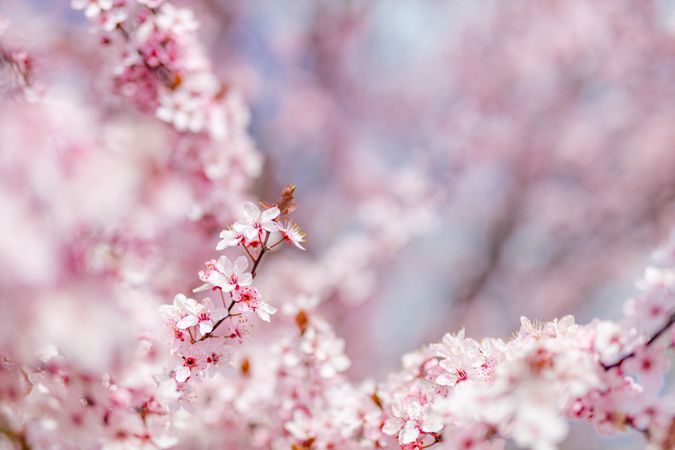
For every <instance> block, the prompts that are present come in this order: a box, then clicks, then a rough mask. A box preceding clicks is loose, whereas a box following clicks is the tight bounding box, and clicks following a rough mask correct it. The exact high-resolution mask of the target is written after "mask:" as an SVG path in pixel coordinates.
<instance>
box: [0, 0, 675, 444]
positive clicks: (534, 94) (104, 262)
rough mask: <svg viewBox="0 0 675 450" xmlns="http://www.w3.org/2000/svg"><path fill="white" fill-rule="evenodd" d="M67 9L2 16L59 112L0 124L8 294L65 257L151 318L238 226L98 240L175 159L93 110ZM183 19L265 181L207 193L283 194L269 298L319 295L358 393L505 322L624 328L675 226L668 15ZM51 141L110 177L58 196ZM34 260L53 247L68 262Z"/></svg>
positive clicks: (355, 10)
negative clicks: (410, 357) (289, 209)
mask: <svg viewBox="0 0 675 450" xmlns="http://www.w3.org/2000/svg"><path fill="white" fill-rule="evenodd" d="M67 3H68V2H65V1H64V2H53V1H50V0H43V1H38V0H29V1H26V0H2V1H1V2H0V17H3V18H4V19H6V22H7V26H6V30H5V32H4V33H3V34H2V35H0V39H2V41H1V42H2V43H3V44H5V45H20V46H22V47H23V48H25V49H26V50H27V51H28V52H30V53H31V54H32V55H33V57H34V60H35V68H34V73H35V77H36V79H37V81H38V82H39V83H41V84H42V85H44V86H49V88H48V89H49V90H50V91H51V92H52V95H53V97H54V98H56V99H58V100H59V101H58V102H55V103H54V104H56V105H58V107H51V109H49V110H47V111H44V110H43V111H40V112H35V111H33V110H26V107H24V106H21V105H20V104H18V103H16V102H14V101H13V100H12V99H11V98H10V96H9V95H8V96H6V100H3V103H1V104H0V169H1V170H2V174H3V181H2V182H0V183H1V184H2V187H1V192H0V205H1V206H0V210H2V211H3V212H2V216H3V218H2V223H3V224H2V229H1V230H0V234H2V235H3V237H2V238H0V267H1V268H2V269H3V270H2V272H3V273H2V275H0V283H2V284H1V285H0V286H2V287H3V291H4V292H3V297H6V299H7V298H9V297H10V296H12V297H15V296H16V295H15V294H17V293H19V292H21V294H20V295H25V294H24V293H25V289H26V287H27V286H28V287H30V288H31V289H33V291H32V292H35V296H37V297H40V296H41V295H45V293H44V292H43V288H44V286H47V285H50V283H52V284H54V283H56V284H59V285H61V284H62V282H63V279H64V276H63V272H62V271H63V270H64V269H63V267H65V266H64V264H65V265H67V264H66V263H64V261H66V260H67V261H70V262H71V263H72V267H73V268H71V269H72V270H71V269H68V270H71V272H72V273H71V279H72V278H77V279H78V280H81V279H82V277H83V275H82V274H83V273H86V274H87V277H88V276H89V275H90V274H91V273H96V274H97V275H96V276H99V275H100V274H101V273H106V274H108V273H109V272H110V270H112V269H111V267H114V270H116V271H122V272H124V275H123V278H124V279H125V280H126V282H128V283H131V284H133V280H137V282H138V283H140V280H142V281H143V282H145V281H147V280H148V279H150V280H153V283H155V284H156V285H157V286H156V288H157V289H155V290H154V291H153V294H152V295H153V296H154V297H153V300H147V299H145V298H144V299H141V300H138V301H139V302H147V303H148V305H149V306H148V311H153V310H154V309H155V307H156V304H157V302H159V303H163V302H166V301H167V299H170V298H171V296H172V295H173V293H174V292H177V291H181V290H182V291H187V290H189V289H191V288H192V287H194V285H195V284H196V283H195V281H196V280H195V277H194V275H193V274H194V273H196V271H197V270H199V269H200V268H201V264H202V261H204V260H206V259H208V258H210V257H211V256H212V255H213V250H212V248H213V245H214V244H215V237H216V234H217V231H218V230H219V229H220V228H222V227H223V226H225V225H226V224H227V223H228V222H227V220H229V219H231V218H232V216H233V215H236V214H238V213H237V211H238V209H239V205H238V204H237V202H236V201H234V200H230V203H232V204H231V205H230V207H231V208H233V209H232V211H234V212H230V211H228V210H227V209H226V208H225V209H222V210H221V212H222V213H223V214H222V215H221V216H219V215H218V214H215V215H212V216H204V215H202V216H200V217H199V219H198V220H197V223H199V224H201V225H200V227H201V228H200V229H201V230H202V231H201V232H202V234H201V235H200V236H201V238H200V239H201V240H198V241H193V240H191V241H189V242H187V243H186V242H182V241H180V236H183V235H184V234H181V233H182V232H184V231H185V230H186V229H187V230H191V229H193V228H194V227H195V225H194V224H187V225H185V224H184V225H181V228H179V230H180V231H176V230H175V229H174V230H173V231H172V232H175V233H179V234H178V238H176V237H175V236H174V238H171V239H167V238H166V234H165V233H167V232H168V230H164V229H163V230H162V234H161V236H162V238H161V239H160V241H161V243H162V244H161V245H158V244H157V241H156V238H157V236H158V235H157V233H156V231H157V228H156V226H155V225H152V226H150V225H148V223H147V222H146V218H145V216H144V215H143V214H141V215H138V214H136V215H134V217H135V219H134V220H133V221H132V222H133V225H128V224H126V222H125V224H126V225H125V226H124V227H123V229H124V230H125V233H126V234H125V236H130V235H131V236H134V238H133V239H131V238H129V240H130V241H133V242H120V239H119V236H120V233H119V230H120V229H121V228H122V227H121V226H115V227H111V226H110V224H111V223H117V222H118V221H119V220H120V217H119V211H124V210H126V211H129V210H131V209H130V208H131V206H130V205H135V204H137V203H138V202H139V200H138V199H139V198H141V197H143V198H145V197H144V196H145V195H148V194H147V192H148V190H154V189H155V188H156V185H155V184H153V183H155V181H153V180H154V178H152V177H151V176H149V175H148V174H153V173H157V172H156V167H155V165H153V163H152V161H157V160H160V161H164V162H166V160H167V158H168V157H166V156H162V155H166V154H167V153H168V151H167V148H168V147H170V141H171V139H170V137H168V136H166V133H164V131H162V130H161V128H162V127H161V124H158V123H157V121H156V120H154V119H153V118H152V117H147V116H144V115H142V114H141V113H139V112H137V111H135V110H134V109H133V108H131V107H129V106H128V105H126V104H125V103H124V102H123V101H120V100H119V98H117V97H115V96H114V95H112V94H111V93H110V91H111V90H110V81H109V75H110V73H111V68H110V59H111V55H110V53H107V52H106V49H104V48H103V49H102V48H101V46H100V42H99V39H98V38H97V37H96V36H95V35H92V34H90V33H89V25H88V24H87V23H86V22H85V21H84V19H83V18H82V17H81V14H80V13H78V12H74V11H71V10H70V9H69V5H68V4H67ZM176 3H180V2H176ZM184 4H185V5H189V7H190V8H193V9H194V10H195V14H196V17H197V18H198V20H199V21H200V23H201V28H200V32H199V34H200V37H201V38H202V40H203V42H204V43H205V45H206V47H207V49H208V53H209V55H210V56H211V58H212V61H213V64H214V69H215V71H216V73H217V74H218V76H219V77H220V78H221V79H222V80H224V81H225V82H226V83H227V84H228V85H230V86H233V87H236V88H237V89H238V90H239V91H241V93H242V95H243V98H244V100H245V102H246V103H247V104H248V105H249V107H250V108H251V122H250V128H249V131H250V134H251V136H252V138H253V141H254V142H255V144H256V147H257V151H258V152H259V155H260V156H261V157H262V159H261V160H260V161H261V166H260V173H259V174H258V175H257V176H249V177H248V179H247V180H246V182H242V183H236V186H234V184H233V183H234V182H233V181H232V179H233V178H232V177H231V176H229V175H228V176H226V177H224V179H223V181H217V182H215V183H216V184H217V185H219V186H222V187H223V189H236V190H237V192H240V193H241V198H259V199H267V200H273V199H275V198H276V196H277V194H278V191H279V189H280V188H281V186H283V185H285V184H287V183H293V184H295V185H296V186H297V198H298V201H299V204H300V208H299V210H298V211H297V213H296V218H297V221H298V223H300V224H301V226H302V227H303V229H305V231H306V232H307V236H308V238H307V240H308V241H307V252H306V253H305V254H301V255H298V254H291V253H292V252H287V254H286V256H285V257H279V258H274V259H270V261H269V269H266V270H269V272H270V274H271V275H270V276H269V277H268V278H266V275H263V276H262V277H261V283H262V286H263V292H264V291H265V290H264V289H265V285H266V284H267V285H268V287H267V289H268V291H271V292H274V291H272V289H275V286H277V285H278V286H281V289H291V288H289V287H288V286H287V285H284V284H283V283H282V282H281V281H279V280H280V279H281V280H283V279H288V275H289V274H293V275H294V277H295V278H294V279H293V283H294V286H293V287H292V289H293V290H297V291H300V292H308V293H313V294H317V295H320V296H321V297H322V299H323V308H324V312H325V314H326V316H327V317H328V318H329V319H330V320H331V321H332V322H333V323H334V324H335V326H336V328H337V330H338V333H339V334H341V335H342V336H344V338H345V339H346V342H347V352H348V354H349V355H350V357H351V358H352V360H353V366H352V369H351V372H350V373H351V375H352V376H353V377H354V378H355V379H360V378H363V377H365V376H371V377H375V378H381V377H383V376H384V375H385V374H386V373H388V372H389V371H391V370H395V369H396V368H397V367H398V366H399V364H400V356H401V354H402V353H404V352H406V351H410V350H412V349H415V348H417V347H418V346H420V345H422V344H424V343H427V342H430V341H435V340H438V339H440V338H441V336H442V335H443V334H444V333H445V332H448V331H452V332H455V331H458V330H459V329H461V328H462V327H465V328H466V332H467V335H469V336H471V337H476V338H480V337H482V336H499V337H508V336H509V335H510V334H511V333H512V331H513V330H515V329H516V328H517V327H518V324H519V317H520V316H521V315H526V316H528V317H530V318H534V319H542V320H544V319H551V318H553V317H557V316H562V315H565V314H574V315H575V316H576V317H577V320H578V321H579V322H586V321H589V320H591V319H592V318H593V317H603V318H616V317H619V315H620V312H621V311H620V308H621V305H622V303H623V302H624V300H625V299H626V298H627V297H629V296H630V295H631V294H632V293H633V292H634V290H633V282H634V280H635V279H636V278H637V277H638V275H639V274H640V273H641V270H642V267H643V266H644V265H645V264H646V261H647V259H648V257H649V254H650V251H651V250H652V249H653V248H654V247H655V246H657V245H658V244H659V243H660V242H663V241H664V240H665V239H666V238H667V237H668V234H669V232H670V229H671V227H672V225H673V223H675V126H674V124H675V1H671V0H668V1H667V0H663V1H650V0H632V1H628V0H593V1H588V0H585V1H584V0H536V1H535V0H531V1H525V0H508V1H505V0H495V1H491V0H480V1H476V0H453V1H440V0H417V1H408V0H381V1H375V0H370V1H368V0H361V1H360V0H353V1H348V0H337V1H328V0H324V1H320V0H313V1H309V0H275V1H262V0H248V1H236V0H235V1H226V0H194V1H190V2H184ZM2 85H3V84H0V86H2ZM5 85H9V82H5ZM6 91H7V92H10V91H11V89H10V88H7V89H6ZM92 105H95V106H96V107H95V108H94V106H92ZM27 117H28V118H29V119H27ZM46 123H49V126H46V125H45V124H46ZM102 123H103V124H102ZM47 130H49V131H47ZM55 141H57V142H69V144H68V149H69V150H68V152H70V153H69V154H70V155H71V156H72V158H73V161H75V162H73V163H72V164H74V165H75V166H77V165H79V164H84V163H83V161H87V158H90V156H89V153H90V152H91V148H104V149H105V151H106V153H105V154H106V155H107V156H106V157H105V159H103V160H98V159H97V162H96V163H95V164H93V166H94V167H97V168H98V169H97V170H98V171H96V170H94V171H92V170H91V166H87V168H86V170H84V169H83V171H82V172H78V170H77V168H75V169H67V170H65V169H64V170H65V171H64V172H63V173H64V174H66V175H63V174H61V175H58V176H56V175H53V174H52V173H51V172H52V171H53V167H52V166H53V165H54V164H56V162H55V161H56V160H55V159H54V153H50V152H47V153H44V152H43V153H40V154H39V155H37V153H38V151H37V150H36V149H37V148H46V147H49V146H52V145H54V142H55ZM73 142H75V143H73ZM175 151H176V150H175V149H172V152H175ZM222 151H223V152H226V151H227V149H222ZM120 155H122V156H121V157H120ZM180 161H183V160H180ZM71 162H72V161H71ZM59 164H60V163H59ZM139 165H140V166H141V167H143V172H142V173H139V171H138V170H139V169H138V168H137V167H138V166H139ZM36 167H39V168H41V169H40V170H37V169H36ZM153 167H154V169H153ZM70 170H73V172H69V171H70ZM153 170H155V172H153ZM27 173H30V175H29V176H27V175H26V174H27ZM73 173H75V174H80V175H81V176H80V175H77V176H76V177H75V180H76V183H75V182H74V181H73V180H74V179H73V178H72V176H73V175H72V174H73ZM50 177H51V178H50ZM54 177H55V178H58V179H59V180H61V181H60V182H45V180H51V179H52V178H54ZM174 181H175V180H169V181H166V179H162V181H161V182H160V181H158V182H157V183H161V185H162V186H163V187H162V189H161V192H160V193H159V194H157V196H156V198H155V199H154V200H153V202H152V204H153V206H152V208H146V207H147V203H144V205H145V206H144V209H143V211H144V214H147V215H151V214H158V211H160V212H161V214H162V215H163V216H162V217H167V216H168V217H173V215H174V214H175V215H179V213H178V211H183V210H187V209H188V206H189V204H190V201H189V199H187V198H188V197H189V196H188V197H186V196H185V195H184V190H183V189H182V188H181V187H180V186H181V184H180V182H178V181H176V182H175V183H174ZM74 183H75V184H74ZM218 183H220V184H218ZM233 186H234V187H233ZM55 189H56V190H55ZM82 195H85V196H89V197H91V198H90V199H89V200H82V197H81V196H82ZM143 202H145V200H144V201H143ZM143 202H141V203H143ZM26 205H29V206H26ZM132 209H133V208H132ZM47 210H48V211H50V212H49V213H48V214H46V213H45V211H47ZM135 211H137V210H135ZM27 215H28V216H30V217H31V219H30V220H28V219H26V216H27ZM73 217H78V218H83V217H84V218H85V219H82V220H77V221H75V220H74V219H73ZM181 217H182V216H181ZM73 222H77V223H73ZM83 223H86V224H87V225H86V226H84V225H82V224H83ZM26 224H30V225H26ZM202 225H203V226H202ZM31 227H32V228H31ZM54 228H56V229H57V230H58V233H59V234H58V236H59V237H58V238H54V236H52V235H51V234H50V233H53V232H54ZM130 229H133V230H134V233H131V234H130V233H129V232H128V231H129V230H130ZM46 230H49V231H46ZM139 230H140V231H139ZM149 236H151V237H149ZM146 238H147V242H146ZM136 239H138V240H139V241H136ZM43 241H45V242H43ZM47 241H49V242H54V241H59V242H65V241H67V242H69V243H70V244H69V246H70V250H68V251H67V252H65V253H67V257H66V256H64V254H65V253H64V251H63V248H61V247H59V249H58V250H54V249H53V248H51V247H52V245H51V244H50V243H48V242H47ZM74 241H77V246H75V244H74ZM101 242H104V243H105V245H104V246H103V247H101ZM139 242H141V243H140V244H139ZM146 244H147V245H146ZM27 246H28V247H27ZM74 246H75V247H77V248H78V249H79V250H78V251H76V252H75V251H73V247H74ZM186 246H189V247H190V248H191V249H192V253H190V255H189V256H188V255H186V254H185V252H184V248H185V247H186ZM26 248H28V249H30V250H31V251H30V252H27V250H26ZM130 248H131V249H133V250H130V251H129V252H128V253H126V250H125V249H130ZM83 249H84V250H83ZM111 249H114V250H111ZM159 249H161V251H162V253H161V254H159ZM26 253H31V255H30V256H27V255H26ZM54 255H58V256H54ZM73 255H76V256H73ZM78 255H79V256H78ZM111 255H112V256H111ZM210 255H211V256H210ZM78 258H80V259H78ZM172 259H180V261H179V262H175V261H172V262H169V261H168V260H172ZM73 261H75V262H73ZM120 261H124V263H123V264H122V263H120ZM130 268H132V269H130ZM54 273H59V274H60V275H58V277H57V276H55V275H53V274H54ZM50 274H52V275H50ZM115 276H120V275H119V273H117V272H116V275H115ZM57 278H58V280H59V281H58V282H57V281H55V280H56V279H57ZM130 280H131V281H130ZM77 285H78V286H77V288H76V289H78V290H79V289H81V288H82V286H81V283H80V282H79V281H78V283H77ZM68 289H71V287H69V288H68ZM64 292H66V294H63V295H64V296H66V297H68V296H69V295H70V294H68V293H69V292H72V291H70V290H66V291H64ZM96 292H97V294H96V295H97V296H98V295H100V296H105V295H106V294H105V293H104V292H101V291H100V290H98V288H97V290H96ZM17 295H18V294H17ZM270 301H271V302H272V303H273V304H278V303H282V302H283V301H282V300H279V301H275V300H270ZM73 308H75V309H79V308H80V307H79V306H78V305H77V304H76V305H74V306H73ZM96 308H99V306H96ZM30 311H34V310H32V309H29V310H28V312H26V311H19V312H18V313H17V314H27V315H29V314H31V312H30ZM45 314H46V313H45ZM106 314H107V313H106ZM117 314H119V315H120V317H124V313H123V312H120V311H117ZM8 317H9V316H5V317H3V320H5V321H6V320H8ZM147 320H148V321H151V320H152V313H151V312H149V313H148V319H147ZM3 326H4V328H5V329H6V330H7V329H8V330H10V334H11V327H9V326H8V324H7V323H3ZM120 327H121V328H122V331H121V333H122V334H124V331H123V328H124V327H123V326H122V325H120ZM54 333H55V334H56V335H58V330H56V331H54ZM592 439H593V438H588V437H587V435H586V434H583V435H581V434H576V433H574V434H573V435H572V437H571V438H570V439H569V442H568V443H567V444H566V446H565V447H564V448H568V449H579V450H582V449H591V448H597V445H600V444H597V445H596V442H600V441H595V440H592ZM595 439H597V438H595ZM605 442H606V441H605ZM609 442H610V444H616V448H634V445H635V443H634V441H628V442H626V441H624V440H618V441H615V442H614V441H609ZM605 448H607V447H605Z"/></svg>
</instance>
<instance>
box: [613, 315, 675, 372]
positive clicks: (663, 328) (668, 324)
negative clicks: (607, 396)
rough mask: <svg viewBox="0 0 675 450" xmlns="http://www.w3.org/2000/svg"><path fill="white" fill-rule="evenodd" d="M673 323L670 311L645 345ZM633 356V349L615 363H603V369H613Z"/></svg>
mask: <svg viewBox="0 0 675 450" xmlns="http://www.w3.org/2000/svg"><path fill="white" fill-rule="evenodd" d="M673 323H675V312H672V313H671V314H670V316H669V317H668V320H667V321H666V323H665V324H664V325H663V326H662V327H661V328H659V329H658V330H657V331H656V333H654V335H652V337H651V338H649V340H648V341H647V343H646V344H645V347H649V346H650V345H652V344H653V343H654V342H655V341H656V340H657V339H658V338H660V337H661V335H663V333H665V332H666V331H668V329H669V328H670V327H671V326H672V325H673ZM634 356H635V350H633V351H632V352H630V353H628V354H626V355H624V356H623V357H621V359H619V360H618V361H616V362H615V363H612V364H603V365H602V367H603V368H604V369H605V370H610V369H613V368H614V367H619V366H620V365H621V364H623V362H624V361H626V360H627V359H630V358H632V357H634Z"/></svg>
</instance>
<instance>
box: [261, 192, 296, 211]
mask: <svg viewBox="0 0 675 450" xmlns="http://www.w3.org/2000/svg"><path fill="white" fill-rule="evenodd" d="M260 206H262V207H263V208H272V207H273V206H276V207H278V208H279V210H280V211H281V215H282V216H285V215H286V214H290V213H292V212H293V211H295V210H296V209H298V202H296V201H295V185H294V184H287V185H286V186H284V187H283V189H282V190H281V194H280V195H279V201H278V202H277V204H276V205H274V204H272V203H268V202H260Z"/></svg>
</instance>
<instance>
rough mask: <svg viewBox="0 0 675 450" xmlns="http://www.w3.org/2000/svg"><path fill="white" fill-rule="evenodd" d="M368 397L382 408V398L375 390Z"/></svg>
mask: <svg viewBox="0 0 675 450" xmlns="http://www.w3.org/2000/svg"><path fill="white" fill-rule="evenodd" d="M370 399H371V400H372V401H373V402H375V404H376V405H377V407H378V408H380V409H382V399H381V398H380V396H379V395H377V392H373V395H371V396H370Z"/></svg>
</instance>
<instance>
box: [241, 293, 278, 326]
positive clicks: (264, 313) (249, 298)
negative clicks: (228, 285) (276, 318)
mask: <svg viewBox="0 0 675 450" xmlns="http://www.w3.org/2000/svg"><path fill="white" fill-rule="evenodd" d="M232 299H233V300H234V301H235V303H236V306H235V308H236V309H237V311H241V312H247V311H254V312H255V313H256V314H257V315H258V317H260V319H262V320H264V321H265V322H269V321H270V315H272V314H274V313H276V312H277V309H276V308H275V307H273V306H272V305H269V304H268V303H265V302H264V301H263V300H262V298H261V297H260V293H259V292H258V289H256V288H255V287H253V286H243V287H241V288H239V289H236V290H235V291H234V292H233V293H232Z"/></svg>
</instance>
